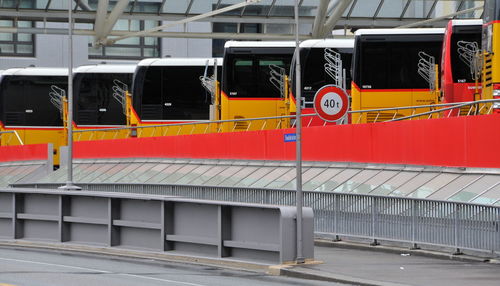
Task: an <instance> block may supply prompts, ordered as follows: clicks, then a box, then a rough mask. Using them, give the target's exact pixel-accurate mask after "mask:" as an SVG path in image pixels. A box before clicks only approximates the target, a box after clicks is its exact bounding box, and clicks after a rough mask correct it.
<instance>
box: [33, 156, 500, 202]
mask: <svg viewBox="0 0 500 286" xmlns="http://www.w3.org/2000/svg"><path fill="white" fill-rule="evenodd" d="M74 168H75V173H74V174H75V181H77V182H78V184H81V185H85V184H108V185H110V186H111V187H113V186H112V185H113V184H122V185H127V184H129V185H137V186H138V187H137V188H139V189H141V188H144V186H143V185H158V186H161V185H179V186H180V185H183V186H205V187H234V188H260V189H266V190H274V191H283V190H289V191H291V192H294V189H295V187H296V185H295V176H296V170H295V164H294V163H293V162H284V161H283V162H280V161H234V160H209V159H207V160H202V159H155V158H151V159H99V160H91V159H85V160H76V161H75V165H74ZM65 176H66V167H63V168H61V169H59V170H57V171H55V172H53V173H51V174H49V175H48V176H46V177H44V178H40V179H33V180H31V181H30V182H29V183H35V184H40V183H41V184H47V183H49V184H54V183H64V180H65ZM302 177H303V190H304V191H305V192H321V193H342V194H366V195H375V196H391V197H408V198H418V199H432V200H441V201H442V200H445V201H457V202H470V203H479V204H487V205H495V206H500V170H498V169H476V168H470V169H469V168H468V169H465V170H464V169H459V168H445V167H429V166H427V167H425V166H409V165H408V166H404V165H377V164H357V163H350V164H349V163H334V162H305V163H304V166H303V168H302ZM24 182H26V183H28V182H27V180H24ZM133 188H134V187H133V186H131V187H130V188H127V187H123V188H121V191H122V192H127V190H128V189H130V190H131V189H133ZM103 191H107V190H103ZM158 194H161V193H158Z"/></svg>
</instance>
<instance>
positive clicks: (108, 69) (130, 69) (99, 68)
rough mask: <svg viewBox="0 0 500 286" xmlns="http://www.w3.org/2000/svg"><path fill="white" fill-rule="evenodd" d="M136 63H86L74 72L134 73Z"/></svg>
mask: <svg viewBox="0 0 500 286" xmlns="http://www.w3.org/2000/svg"><path fill="white" fill-rule="evenodd" d="M135 68H136V65H107V64H106V65H85V66H79V67H77V68H76V69H75V70H74V73H134V71H135Z"/></svg>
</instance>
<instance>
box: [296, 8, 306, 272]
mask: <svg viewBox="0 0 500 286" xmlns="http://www.w3.org/2000/svg"><path fill="white" fill-rule="evenodd" d="M299 44H300V43H299V0H295V102H296V109H297V111H296V113H295V124H296V130H295V131H296V134H297V139H296V140H297V143H296V147H297V149H296V154H297V155H296V161H297V162H296V164H297V165H296V166H297V167H296V169H297V175H296V185H297V192H296V204H297V258H296V262H297V263H304V252H303V249H302V241H303V239H302V228H303V227H302V200H303V195H302V119H301V111H302V110H301V109H302V97H301V93H302V92H301V84H300V78H301V77H300V48H299Z"/></svg>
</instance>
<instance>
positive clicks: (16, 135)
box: [0, 130, 24, 145]
mask: <svg viewBox="0 0 500 286" xmlns="http://www.w3.org/2000/svg"><path fill="white" fill-rule="evenodd" d="M2 134H14V135H15V137H16V139H17V141H19V143H20V144H21V145H24V142H23V140H21V137H20V136H19V133H17V131H15V130H12V131H0V137H2ZM10 140H12V137H10V138H9V140H8V141H7V142H5V143H6V144H7V145H9V143H10Z"/></svg>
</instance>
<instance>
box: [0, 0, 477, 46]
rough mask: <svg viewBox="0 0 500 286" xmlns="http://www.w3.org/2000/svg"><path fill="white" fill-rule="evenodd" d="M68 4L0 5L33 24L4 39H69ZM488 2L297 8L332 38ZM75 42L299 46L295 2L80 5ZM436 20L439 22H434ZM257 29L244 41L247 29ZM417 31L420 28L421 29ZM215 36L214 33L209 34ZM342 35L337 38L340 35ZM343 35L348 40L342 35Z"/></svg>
mask: <svg viewBox="0 0 500 286" xmlns="http://www.w3.org/2000/svg"><path fill="white" fill-rule="evenodd" d="M68 2H69V1H66V0H42V1H35V0H0V20H14V22H16V21H34V23H35V24H34V25H33V26H32V27H19V25H13V26H12V27H5V26H1V25H0V33H2V32H3V33H32V34H37V33H40V34H42V33H43V34H66V33H67V26H65V25H63V24H58V25H54V24H53V23H67V21H68V13H67V8H68V6H67V5H68ZM483 2H484V1H483V0H300V7H299V14H300V23H301V31H300V33H301V35H302V36H301V37H302V38H303V39H307V38H325V37H332V31H333V30H341V31H344V32H347V31H352V30H356V29H359V28H380V27H399V26H408V25H415V23H416V22H418V23H421V24H418V25H421V26H426V27H444V25H445V23H446V22H447V21H448V20H449V19H451V18H457V17H459V18H480V17H481V16H482V5H483ZM73 5H74V15H73V18H74V20H75V22H76V23H77V25H76V28H75V32H74V33H75V34H76V35H88V36H91V37H94V42H95V44H97V45H99V44H104V45H106V44H112V43H114V42H115V41H116V39H114V38H116V37H120V39H124V38H127V37H128V36H129V34H130V33H134V35H133V36H146V35H148V36H154V37H171V38H208V39H250V40H251V39H254V40H255V39H260V40H290V39H293V38H294V31H293V29H294V28H293V25H292V24H293V15H294V14H293V8H294V7H293V5H294V1H290V0H211V1H210V0H175V1H171V0H115V1H111V0H75V1H74V2H73ZM433 19H435V21H432V20H433ZM118 20H155V21H159V22H160V23H161V25H162V26H160V27H158V28H156V29H155V28H153V29H151V28H150V29H148V30H146V31H143V32H140V31H139V30H138V29H134V28H133V27H129V29H128V30H123V29H119V30H118V29H116V27H115V24H116V22H117V21H118ZM192 21H197V22H208V23H235V24H237V30H236V32H217V33H210V32H191V31H189V29H184V31H183V32H171V31H166V30H165V29H166V28H167V27H170V26H172V25H179V24H180V25H185V24H187V23H189V22H192ZM246 24H256V25H260V26H261V28H260V31H259V32H258V33H255V32H254V33H245V29H244V25H246ZM418 25H417V26H418ZM212 31H213V30H212ZM335 34H337V33H335ZM338 34H343V33H342V32H340V33H338Z"/></svg>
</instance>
